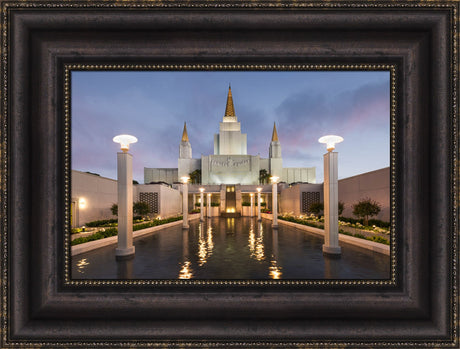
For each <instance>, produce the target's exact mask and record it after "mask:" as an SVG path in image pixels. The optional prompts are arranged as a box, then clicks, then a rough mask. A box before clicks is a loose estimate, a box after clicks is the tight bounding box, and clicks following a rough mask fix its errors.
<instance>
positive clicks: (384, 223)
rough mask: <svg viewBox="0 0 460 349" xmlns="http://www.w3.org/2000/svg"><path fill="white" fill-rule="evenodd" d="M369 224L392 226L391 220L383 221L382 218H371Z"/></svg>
mask: <svg viewBox="0 0 460 349" xmlns="http://www.w3.org/2000/svg"><path fill="white" fill-rule="evenodd" d="M369 225H375V226H376V227H380V228H390V222H385V221H381V220H380V219H369Z"/></svg>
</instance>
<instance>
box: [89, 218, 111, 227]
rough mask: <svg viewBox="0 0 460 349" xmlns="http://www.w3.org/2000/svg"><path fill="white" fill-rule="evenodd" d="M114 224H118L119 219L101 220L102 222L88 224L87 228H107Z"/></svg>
mask: <svg viewBox="0 0 460 349" xmlns="http://www.w3.org/2000/svg"><path fill="white" fill-rule="evenodd" d="M113 223H118V218H113V219H101V220H98V221H92V222H88V223H86V226H87V227H104V226H107V225H109V224H113Z"/></svg>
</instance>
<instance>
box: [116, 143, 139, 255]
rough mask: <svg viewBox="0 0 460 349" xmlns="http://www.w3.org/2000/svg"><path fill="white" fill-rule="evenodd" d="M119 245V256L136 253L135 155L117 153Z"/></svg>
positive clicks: (117, 249) (117, 251)
mask: <svg viewBox="0 0 460 349" xmlns="http://www.w3.org/2000/svg"><path fill="white" fill-rule="evenodd" d="M117 173H118V179H117V182H118V247H117V248H116V250H115V256H116V257H117V258H123V257H127V256H131V255H134V251H135V248H134V246H133V156H132V155H131V154H129V153H127V152H119V153H117Z"/></svg>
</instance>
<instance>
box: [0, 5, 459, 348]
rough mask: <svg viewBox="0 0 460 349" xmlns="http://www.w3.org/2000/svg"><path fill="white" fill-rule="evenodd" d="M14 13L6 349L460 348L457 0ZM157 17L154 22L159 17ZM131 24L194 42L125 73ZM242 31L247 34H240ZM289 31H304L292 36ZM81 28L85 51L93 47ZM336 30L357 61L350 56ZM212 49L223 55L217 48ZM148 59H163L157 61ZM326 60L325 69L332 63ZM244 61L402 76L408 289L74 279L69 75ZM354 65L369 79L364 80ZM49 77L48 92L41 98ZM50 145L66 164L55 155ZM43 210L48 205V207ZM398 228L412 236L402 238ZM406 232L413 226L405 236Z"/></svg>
mask: <svg viewBox="0 0 460 349" xmlns="http://www.w3.org/2000/svg"><path fill="white" fill-rule="evenodd" d="M1 4H2V29H1V30H2V36H1V40H2V44H1V50H2V52H1V57H2V62H1V71H2V72H1V76H2V78H1V82H2V86H1V94H2V96H1V104H2V105H1V112H2V117H1V120H0V121H1V125H0V126H1V128H0V132H1V135H0V136H1V182H0V184H1V224H2V226H1V229H2V231H1V240H2V242H1V249H2V252H1V253H2V263H1V277H2V284H1V290H2V298H1V338H0V341H1V343H0V346H2V347H21V348H23V347H84V348H88V347H127V346H130V347H165V346H167V345H170V346H181V347H229V346H233V347H293V346H302V347H389V348H394V347H425V348H428V347H429V348H431V347H446V348H456V347H458V346H459V336H458V331H459V319H458V206H459V203H460V202H459V195H458V181H459V172H460V171H459V168H458V165H459V164H458V151H459V150H458V38H459V29H458V22H459V17H458V10H459V3H458V1H444V0H442V1H436V2H435V1H433V2H431V1H372V2H371V1H369V2H367V1H350V2H348V1H346V2H345V1H337V2H335V1H318V2H316V1H292V2H290V1H250V2H245V3H243V2H241V1H231V0H228V1H220V2H217V1H215V2H213V1H180V0H179V1H164V2H161V1H60V0H58V1H2V3H1ZM145 14H148V15H149V16H150V17H152V18H154V19H155V20H154V21H152V20H151V18H150V17H149V18H147V19H148V20H146V19H145V17H146V16H144V15H145ZM157 14H161V17H160V16H157ZM147 17H148V16H147ZM120 19H123V28H124V29H126V28H128V29H126V30H128V31H129V30H131V31H134V32H135V33H134V34H133V33H131V34H130V35H131V36H130V39H131V41H132V42H133V43H134V42H135V41H136V39H137V40H138V37H139V35H142V30H144V29H145V30H150V33H152V32H155V34H157V33H158V31H156V30H157V29H158V27H161V28H160V29H162V30H164V33H166V34H168V32H173V31H176V32H177V33H178V32H179V31H180V30H182V32H180V35H182V36H180V35H177V36H175V37H173V39H175V40H176V41H175V42H178V43H180V45H182V46H181V47H179V48H178V51H177V52H175V51H174V52H172V51H171V45H170V43H171V42H173V41H169V40H168V39H165V40H163V41H161V42H160V41H159V43H160V44H161V46H162V47H161V49H162V51H161V54H160V53H158V50H157V51H155V47H154V46H152V44H150V43H149V42H147V41H146V43H147V44H149V45H146V46H148V48H149V50H151V51H149V52H147V51H145V50H144V51H142V49H141V48H140V47H134V46H133V47H134V48H135V52H136V54H135V57H134V58H135V59H133V57H131V56H129V54H125V57H126V58H127V59H126V60H125V61H123V62H122V61H120V60H114V59H113V58H111V57H112V56H116V54H115V52H119V51H118V47H119V46H118V45H117V44H119V43H120V42H122V40H121V41H119V42H116V43H115V44H113V45H112V47H111V48H110V49H108V50H105V51H104V47H105V46H104V45H105V42H104V41H103V40H101V38H102V39H108V38H109V39H112V38H113V36H116V35H117V34H112V36H106V37H103V36H101V35H102V34H101V35H100V31H102V32H103V31H104V30H106V32H110V31H112V32H113V33H118V35H119V34H120V30H119V29H120V25H119V22H118V21H119V20H120ZM261 19H262V20H261ZM158 23H159V24H158ZM155 26H156V27H155ZM225 26H227V27H228V28H234V29H235V31H234V32H233V33H231V34H232V35H233V34H234V37H232V36H231V35H230V36H225V35H227V34H228V31H227V32H225V30H227V28H225V29H223V27H225ZM154 27H155V28H154ZM152 28H153V29H152ZM184 28H185V30H184ZM196 28H201V29H202V31H200V32H199V39H197V37H198V36H197V37H193V36H192V41H191V42H192V43H196V48H195V50H193V49H191V48H190V47H189V46H187V42H186V41H184V40H183V37H187V35H188V34H189V32H190V30H191V31H193V30H196ZM215 28H217V29H218V31H219V33H221V34H222V38H223V39H225V38H227V39H228V38H229V37H231V38H236V39H235V41H234V42H232V43H233V44H234V46H229V48H227V47H226V48H225V49H221V50H219V49H217V46H218V45H217V44H216V36H215V34H214V32H213V31H214V30H215ZM133 29H134V30H133ZM139 29H142V30H139ZM259 29H260V30H259ZM271 29H274V31H273V33H272V34H273V36H274V37H275V38H276V39H275V41H276V40H278V41H276V43H277V44H278V45H279V47H283V49H282V50H281V51H283V52H281V53H280V52H277V51H276V47H275V48H274V49H271V47H270V46H268V47H267V46H263V45H260V46H256V47H253V48H251V49H252V50H248V49H247V48H248V47H247V46H248V44H246V48H245V47H244V46H245V44H244V43H245V42H246V41H247V40H252V39H253V38H254V37H252V36H248V35H247V34H248V33H249V34H254V35H255V36H256V37H257V38H259V41H262V42H263V43H266V42H270V40H267V37H265V41H264V40H263V39H264V34H263V31H266V32H267V31H270V30H271ZM117 30H118V31H117ZM309 30H313V31H315V30H316V31H315V35H318V37H319V38H320V39H319V41H318V42H315V45H316V46H315V45H313V46H312V47H313V48H308V49H303V48H302V47H300V46H296V45H300V44H302V41H301V40H305V42H308V43H311V42H312V39H311V37H308V35H306V36H302V35H301V34H302V33H304V34H305V33H307V34H308V31H309ZM53 31H54V32H53ZM238 31H243V32H244V34H245V35H243V36H238V35H237V34H238ZM207 32H212V33H207ZM284 32H288V33H289V34H290V36H285V37H283V33H284ZM68 33H72V34H75V35H76V36H78V35H80V36H79V38H80V39H81V38H83V40H81V41H80V42H78V43H77V42H76V41H75V39H74V36H66V35H67V34H68ZM82 33H83V34H82ZM203 33H204V34H206V33H207V36H206V35H204V36H203ZM299 33H300V34H299ZM327 33H332V34H335V35H336V37H339V36H340V40H341V41H342V42H343V43H347V44H348V45H349V46H350V47H351V46H352V47H353V48H356V49H349V48H348V47H347V46H346V45H345V46H341V43H337V40H336V41H334V38H333V37H332V36H328V34H327ZM48 34H52V35H48ZM47 35H48V36H47ZM85 35H86V36H85ZM98 35H99V36H98ZM385 36H387V37H386V38H385ZM291 37H292V38H291ZM62 38H66V40H67V41H66V40H62ZM93 38H98V39H99V40H100V41H99V42H98V43H99V45H100V46H101V47H97V49H94V50H93V51H91V52H90V53H91V55H88V56H85V55H82V54H81V53H82V52H84V51H85V49H86V48H87V47H89V46H90V42H91V40H92V39H93ZM222 38H220V37H219V39H222ZM350 38H351V39H352V40H351V41H350ZM329 39H330V40H329ZM59 40H61V41H59ZM181 40H182V41H181ZM200 40H201V41H200ZM209 40H211V41H212V40H214V41H212V42H211V41H209ZM283 40H284V41H283ZM295 40H297V41H296V42H295ZM299 40H300V41H299ZM327 40H329V41H327ZM112 41H114V40H112ZM115 41H116V40H115ZM207 41H209V42H211V44H208V45H205V44H206V43H207ZM313 41H314V40H313ZM56 43H58V44H56ZM130 43H131V42H130ZM235 43H236V44H235ZM290 43H294V44H295V45H291V46H289V44H290ZM399 43H402V44H400V45H399V46H398V44H399ZM53 44H55V46H53ZM238 44H241V45H240V46H238ZM72 45H75V49H74V50H72ZM78 45H80V46H78ZM213 45H214V46H213ZM379 45H380V46H379ZM294 46H295V47H294ZM202 47H204V49H203V50H200V48H202ZM305 47H306V46H305ZM242 48H243V49H242ZM181 49H183V50H182V51H181ZM241 49H242V50H241ZM245 49H246V50H245ZM238 50H240V51H238ZM146 52H147V53H146ZM152 52H156V54H157V56H155V54H154V53H152ZM239 52H243V53H242V54H240V53H239ZM149 55H150V57H153V58H154V59H145V56H149ZM181 55H182V56H181ZM187 55H188V56H187ZM212 55H214V56H213V57H212V59H210V56H212ZM318 55H319V56H321V55H322V58H321V59H316V58H317V56H318ZM186 56H187V57H186ZM271 56H276V57H277V59H276V60H271V58H270V57H271ZM95 57H96V58H95ZM158 57H160V58H158ZM241 57H243V59H241ZM315 57H316V58H315ZM108 58H111V59H108ZM157 58H158V59H157ZM166 58H167V59H168V60H169V61H167V60H166ZM380 58H382V59H380ZM393 58H394V60H393ZM232 59H235V61H237V62H238V64H236V66H237V67H242V69H243V70H246V69H261V70H268V69H269V68H268V67H273V69H274V70H281V69H283V68H282V67H286V66H289V67H294V70H296V69H302V68H298V67H309V68H305V69H324V68H318V67H320V66H323V65H324V66H327V67H328V68H327V69H333V68H331V67H332V66H340V65H341V64H342V63H343V64H344V65H345V66H348V67H350V68H348V69H366V68H363V67H364V66H366V65H370V66H372V65H377V66H382V67H383V66H385V65H387V66H388V68H386V69H389V70H391V69H393V71H392V76H393V77H394V79H392V86H391V89H392V96H395V97H394V98H395V100H394V101H392V103H393V102H394V103H393V104H392V110H391V113H392V117H393V116H394V118H395V120H393V121H394V122H393V124H392V128H391V132H392V140H391V147H392V152H391V154H392V155H391V156H392V158H391V164H392V168H391V171H392V182H391V186H392V193H391V198H392V202H391V206H392V209H393V212H392V263H393V265H392V269H393V270H392V279H391V280H383V281H377V282H374V281H371V280H369V281H365V282H364V283H363V284H356V283H354V281H335V280H332V281H326V280H325V281H324V282H322V281H321V282H317V281H312V283H308V282H309V281H307V280H299V281H294V282H293V283H292V284H278V283H277V284H273V283H272V281H263V282H262V283H261V284H258V285H255V284H252V283H251V282H252V281H251V280H248V281H247V283H246V281H243V282H241V284H228V283H227V281H225V280H222V281H218V283H215V284H212V282H214V281H206V283H202V284H201V283H200V281H198V282H195V283H193V284H192V281H186V282H185V283H184V281H181V282H182V284H177V283H176V280H167V281H162V280H158V283H150V281H146V284H141V283H138V284H131V282H132V281H121V282H120V281H107V282H106V281H101V282H99V283H98V281H96V282H95V283H91V282H89V283H86V282H82V283H79V284H76V283H75V282H76V281H73V280H70V279H69V274H68V270H67V269H66V265H68V260H65V259H66V258H67V259H68V258H69V250H68V248H67V247H69V243H68V240H65V239H66V238H68V233H69V231H68V229H69V228H68V219H69V207H68V205H69V200H68V195H69V192H70V187H69V173H70V169H69V162H68V159H69V156H70V143H69V134H68V132H69V124H68V122H69V121H70V119H69V115H68V114H67V115H65V111H66V110H68V105H67V106H66V105H64V104H65V98H64V95H65V93H66V91H65V86H66V85H67V87H68V83H69V82H68V81H64V80H65V78H66V76H67V78H68V72H69V71H70V70H71V69H72V67H74V68H75V69H80V68H81V69H97V68H94V67H95V66H97V65H100V66H101V67H104V69H122V67H125V66H131V67H133V66H138V67H141V68H140V69H153V70H155V69H158V70H160V69H167V70H179V69H180V68H179V67H187V66H188V67H191V66H193V67H195V68H193V69H198V70H205V69H216V70H224V69H226V68H224V67H231V66H232V64H233V62H232ZM187 60H188V61H187ZM108 61H110V63H109V62H108ZM114 61H116V62H117V63H114ZM275 61H276V62H275ZM293 61H294V63H293ZM44 62H46V63H48V65H44ZM50 62H51V63H50ZM118 62H120V64H118ZM151 62H156V64H151ZM211 62H220V64H213V63H211ZM246 63H248V64H246ZM354 65H355V66H356V67H357V68H351V67H352V66H354ZM56 67H57V68H56ZM77 67H80V68H77ZM110 67H112V68H110ZM257 67H258V68H257ZM99 69H100V68H99ZM134 69H137V68H134ZM189 69H192V68H189ZM341 69H346V68H341ZM57 73H59V74H57ZM37 81H38V82H41V83H42V85H38V86H37V85H34V86H31V82H35V83H36V82H37ZM414 82H419V83H420V84H414ZM48 85H52V87H51V88H50V87H49V86H48ZM42 91H44V92H42ZM46 92H50V93H51V94H52V96H47V95H46ZM67 102H68V101H67ZM29 106H30V107H29ZM35 107H38V108H35ZM393 108H394V109H393ZM56 115H58V116H59V117H60V119H59V117H57V116H56ZM401 130H404V132H403V131H401ZM66 132H67V133H66ZM46 136H50V137H51V138H50V139H49V140H48V139H46ZM402 136H408V137H402ZM46 150H47V151H49V152H50V154H51V155H50V156H48V157H47V155H46ZM34 157H35V158H37V159H38V160H34ZM39 160H45V161H44V164H42V165H40V166H38V167H37V169H36V170H35V171H32V168H33V165H35V164H37V162H38V161H39ZM395 174H396V180H395V178H394V177H395V176H394V175H395ZM401 183H402V185H403V187H402V189H401V187H400V185H401ZM32 184H34V185H32ZM431 189H433V190H431ZM436 190H439V192H437V191H436ZM418 191H419V192H420V193H422V194H423V196H422V195H419V194H417V192H418ZM403 194H404V195H403ZM405 195H408V196H407V197H406V196H405ZM38 199H41V200H42V201H40V202H39V203H38V201H34V200H38ZM413 199H417V200H418V201H417V202H414V200H413ZM412 210H414V211H412ZM395 212H396V213H395ZM414 212H415V213H414ZM421 213H423V214H421ZM418 221H420V222H421V223H419V222H418ZM399 222H404V224H403V225H402V226H399V225H397V224H399ZM395 224H396V226H395ZM406 225H407V226H406ZM424 225H426V227H425V226H424ZM401 228H404V229H401ZM405 228H411V229H412V230H411V229H409V230H411V231H410V232H409V234H406V233H407V231H405ZM414 228H418V229H420V231H414V230H413V229H414ZM428 230H430V231H428ZM401 236H404V239H402V240H400V238H401ZM396 242H397V243H398V244H397V245H396ZM66 263H67V264H66ZM394 268H396V269H394ZM400 270H403V272H402V273H398V271H400ZM409 271H410V272H412V274H411V273H409ZM134 282H135V281H134ZM315 282H316V283H315ZM366 282H369V284H366ZM379 282H381V283H380V284H379ZM130 286H134V287H130Z"/></svg>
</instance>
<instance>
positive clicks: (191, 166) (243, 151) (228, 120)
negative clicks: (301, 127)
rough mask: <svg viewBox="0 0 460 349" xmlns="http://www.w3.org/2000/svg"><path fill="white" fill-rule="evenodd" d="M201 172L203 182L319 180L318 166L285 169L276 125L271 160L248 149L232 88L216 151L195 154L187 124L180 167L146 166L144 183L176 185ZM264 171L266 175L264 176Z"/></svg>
mask: <svg viewBox="0 0 460 349" xmlns="http://www.w3.org/2000/svg"><path fill="white" fill-rule="evenodd" d="M267 143H268V142H267ZM194 171H195V172H199V173H200V174H201V183H200V184H202V185H221V184H226V185H257V184H260V183H261V181H262V182H263V181H266V180H267V179H268V177H269V176H277V177H279V182H285V183H294V182H296V183H297V182H302V183H316V168H315V167H304V168H285V167H284V168H283V158H282V156H281V143H280V141H279V138H278V131H277V129H276V124H274V125H273V132H272V137H271V141H270V142H269V157H268V159H264V158H261V157H260V156H259V155H251V154H248V152H247V134H245V133H242V132H241V122H239V121H238V118H237V116H236V114H235V108H234V104H233V97H232V90H231V87H229V89H228V95H227V104H226V107H225V113H224V116H223V119H222V121H221V122H220V123H219V133H217V134H215V135H214V154H210V155H202V156H201V158H193V157H192V145H191V144H190V141H189V137H188V132H187V125H186V124H185V123H184V129H183V131H182V139H181V142H180V145H179V158H178V167H177V169H176V168H144V183H146V184H148V183H152V182H166V183H169V184H173V183H175V182H178V181H180V178H181V177H184V176H188V177H190V175H191V174H192V173H193V172H194ZM261 174H266V176H265V179H264V178H263V176H261Z"/></svg>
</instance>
